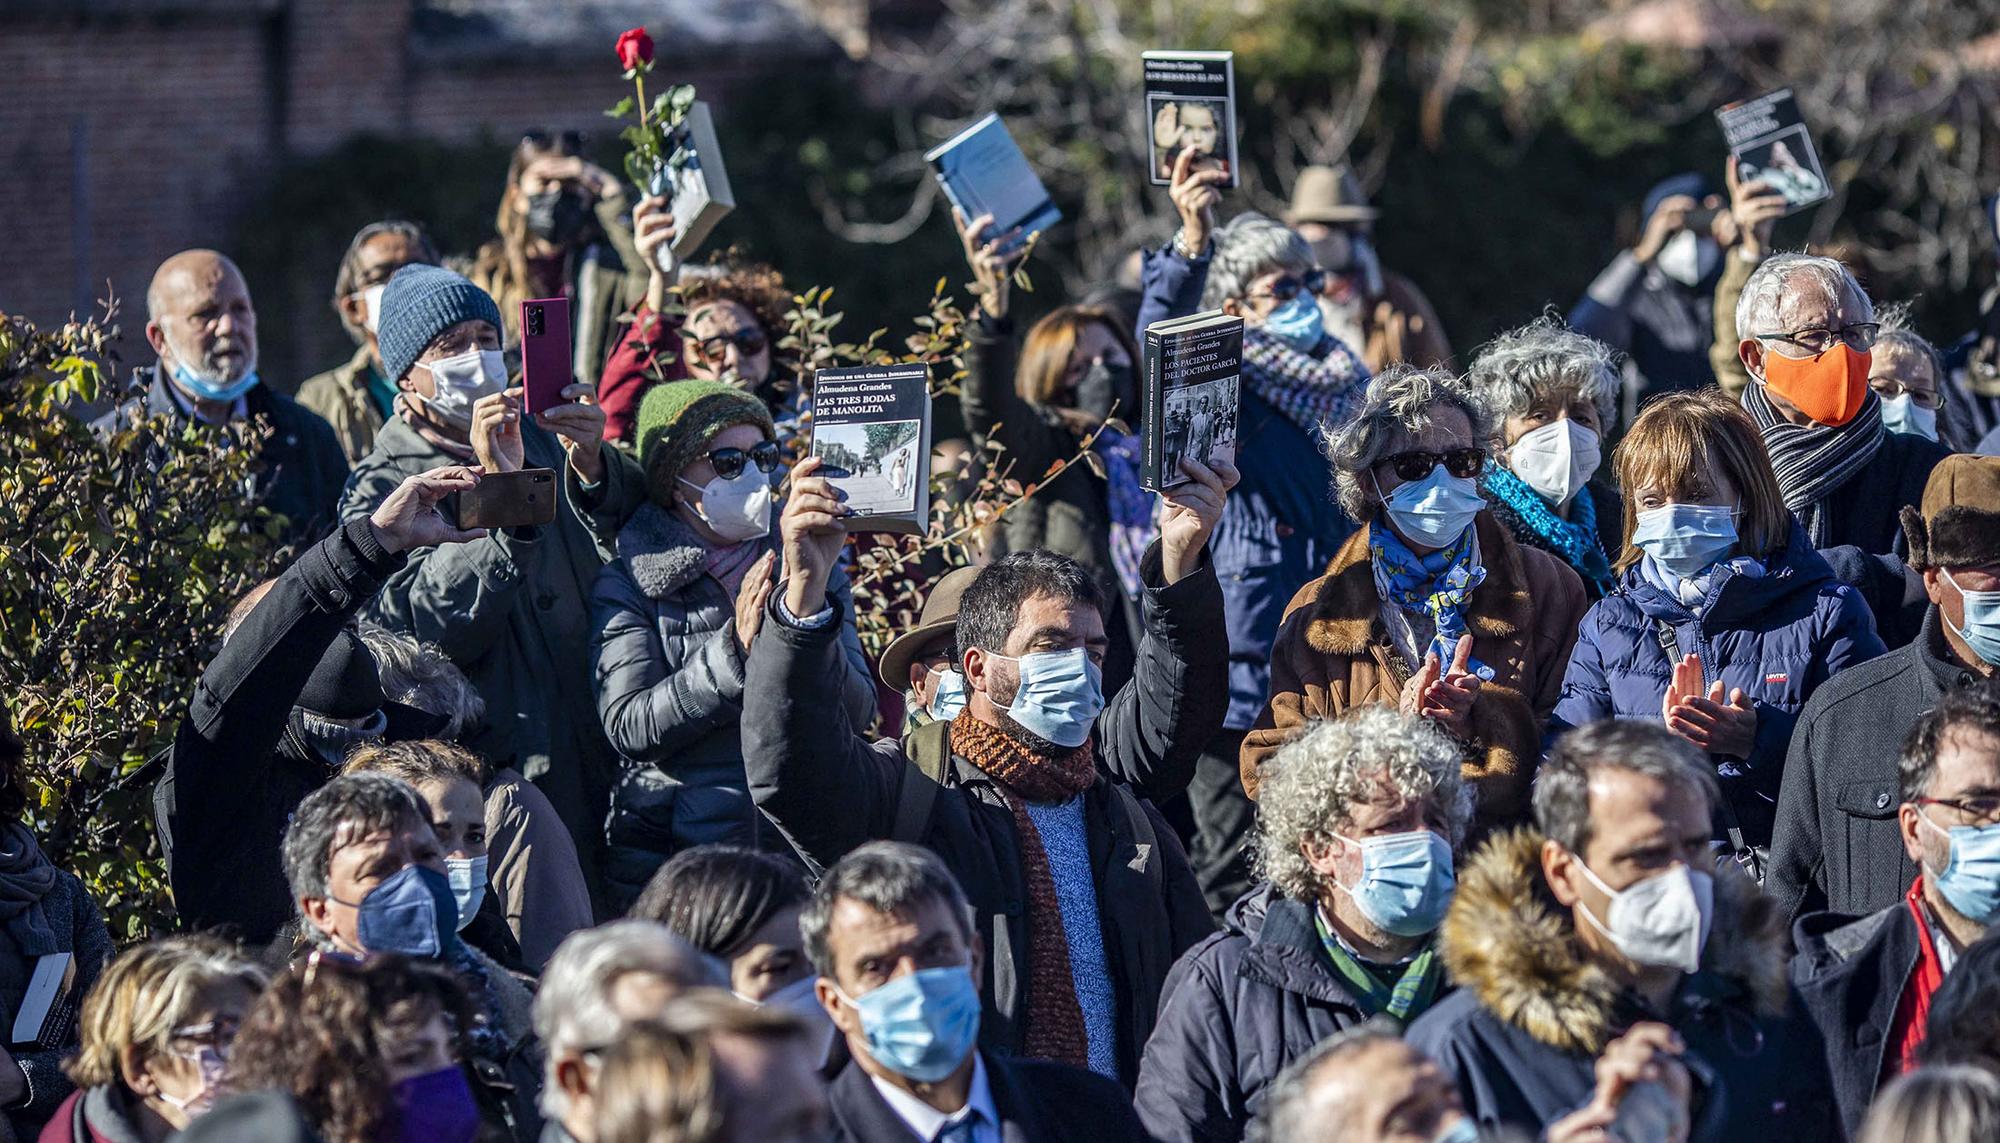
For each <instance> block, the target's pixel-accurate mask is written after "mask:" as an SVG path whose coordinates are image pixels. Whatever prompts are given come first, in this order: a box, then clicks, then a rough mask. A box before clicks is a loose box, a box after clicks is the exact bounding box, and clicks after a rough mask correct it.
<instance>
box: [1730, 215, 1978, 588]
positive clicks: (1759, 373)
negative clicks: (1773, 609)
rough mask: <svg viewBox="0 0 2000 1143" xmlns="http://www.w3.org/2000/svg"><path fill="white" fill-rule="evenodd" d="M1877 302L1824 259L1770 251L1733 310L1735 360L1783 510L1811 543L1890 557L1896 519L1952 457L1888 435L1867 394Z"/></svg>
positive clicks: (1922, 441) (1914, 439) (1907, 437)
mask: <svg viewBox="0 0 2000 1143" xmlns="http://www.w3.org/2000/svg"><path fill="white" fill-rule="evenodd" d="M1880 328H1881V327H1880V326H1878V325H1877V324H1876V322H1875V307H1874V305H1873V304H1872V303H1871V302H1869V300H1868V295H1867V294H1866V293H1865V292H1863V291H1862V289H1861V284H1860V283H1859V282H1856V281H1855V280H1854V275H1853V274H1851V273H1849V272H1848V270H1847V267H1846V266H1845V265H1843V264H1841V263H1840V262H1839V261H1838V260H1836V259H1833V258H1824V257H1820V256H1817V255H1812V254H1779V255H1777V256H1775V257H1773V258H1771V259H1769V260H1768V261H1766V262H1765V263H1764V264H1763V265H1762V266H1759V267H1758V268H1757V272H1756V273H1754V274H1752V275H1751V276H1750V280H1749V282H1747V283H1746V284H1745V285H1744V287H1743V294H1742V296H1741V297H1740V298H1738V299H1737V303H1736V336H1737V337H1738V338H1739V339H1740V340H1739V342H1738V344H1737V347H1736V354H1737V357H1738V358H1740V359H1741V360H1742V362H1743V367H1744V369H1746V370H1748V371H1749V374H1750V380H1751V382H1752V383H1751V385H1750V387H1749V388H1747V389H1745V390H1744V392H1743V405H1744V407H1745V408H1747V409H1748V410H1749V411H1750V415H1751V416H1752V417H1753V418H1755V419H1756V421H1757V426H1758V428H1759V429H1761V430H1762V431H1763V434H1764V446H1765V447H1766V448H1767V449H1769V450H1770V453H1771V467H1772V468H1773V469H1775V470H1776V471H1777V474H1778V487H1779V488H1780V490H1782V491H1783V493H1784V496H1785V506H1786V507H1787V508H1790V509H1791V510H1792V513H1793V514H1794V515H1796V516H1797V517H1798V518H1799V522H1800V523H1802V524H1804V525H1805V529H1806V534H1807V535H1808V536H1809V537H1811V539H1812V542H1813V546H1815V547H1818V548H1830V547H1835V546H1839V545H1850V544H1851V545H1853V546H1855V547H1857V548H1859V549H1860V550H1861V551H1862V552H1865V553H1868V554H1871V555H1884V554H1887V553H1889V551H1890V550H1891V548H1892V546H1893V545H1894V543H1895V538H1896V534H1897V529H1898V527H1899V524H1898V513H1900V512H1901V511H1902V510H1903V508H1904V507H1906V506H1911V507H1913V506H1915V505H1916V504H1918V503H1919V502H1920V501H1921V500H1922V499H1923V494H1924V482H1925V481H1926V480H1928V479H1929V478H1930V474H1931V469H1932V468H1933V467H1935V466H1936V465H1937V462H1938V461H1940V460H1942V459H1944V458H1945V457H1946V456H1947V455H1949V450H1948V449H1946V448H1945V447H1944V446H1942V445H1940V444H1938V443H1937V442H1935V441H1932V440H1928V439H1926V438H1924V437H1920V436H1915V435H1913V434H1906V433H1890V432H1888V431H1886V429H1885V428H1884V427H1883V424H1882V402H1881V400H1880V398H1878V397H1876V396H1875V394H1874V393H1873V392H1871V391H1870V390H1869V388H1868V367H1869V363H1870V354H1871V353H1872V351H1873V350H1874V348H1875V338H1876V335H1877V333H1878V332H1879V331H1880Z"/></svg>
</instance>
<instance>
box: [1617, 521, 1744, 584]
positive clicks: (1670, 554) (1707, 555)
mask: <svg viewBox="0 0 2000 1143" xmlns="http://www.w3.org/2000/svg"><path fill="white" fill-rule="evenodd" d="M1632 546H1633V547H1635V548H1638V549H1639V550H1640V551H1642V552H1644V553H1646V554H1647V555H1649V556H1651V557H1653V562H1654V563H1657V564H1659V565H1660V566H1661V567H1663V568H1665V569H1667V571H1668V572H1670V573H1672V574H1674V575H1676V576H1679V577H1680V578H1681V579H1693V578H1694V577H1696V576H1698V575H1700V574H1701V573H1702V572H1704V571H1707V570H1708V568H1709V567H1710V566H1711V565H1713V564H1714V563H1715V562H1716V561H1717V560H1720V559H1723V558H1725V557H1727V556H1728V555H1729V553H1730V552H1731V551H1734V550H1735V548H1736V510H1735V509H1734V508H1728V507H1721V506H1718V505H1713V504H1667V505H1664V506H1662V507H1659V508H1649V509H1647V510H1646V511H1644V512H1641V513H1639V517H1638V521H1637V523H1635V524H1634V526H1633V528H1632Z"/></svg>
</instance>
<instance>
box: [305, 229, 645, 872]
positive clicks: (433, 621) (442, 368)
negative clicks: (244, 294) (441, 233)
mask: <svg viewBox="0 0 2000 1143" xmlns="http://www.w3.org/2000/svg"><path fill="white" fill-rule="evenodd" d="M501 330H502V322H501V318H500V310H499V307H498V306H497V305H495V304H494V301H493V299H492V297H491V296H490V295H488V294H487V293H486V292H485V291H484V290H481V289H480V288H479V287H477V286H475V285H473V284H472V283H471V282H470V281H468V280H466V279H465V278H464V277H462V276H460V275H458V274H455V273H453V272H451V271H450V270H446V269H442V268H440V267H436V266H419V265H412V266H406V267H404V268H403V269H401V270H399V271H397V272H396V275H395V276H394V277H393V278H391V279H390V280H389V284H388V286H387V288H386V289H385V290H384V291H383V294H382V303H381V316H380V319H379V321H378V324H377V333H376V340H377V344H378V345H379V346H380V349H381V355H382V367H383V373H384V375H386V376H389V377H393V378H395V381H396V387H397V389H398V395H397V398H396V404H395V408H396V415H395V416H394V417H392V418H390V420H389V422H388V423H387V424H386V425H384V426H383V428H382V431H381V433H380V434H379V435H378V436H377V437H376V440H375V448H374V450H373V451H372V452H371V453H370V454H369V455H368V456H367V457H366V458H365V459H363V460H362V461H361V463H360V464H359V465H357V466H356V468H355V472H354V477H353V479H352V480H351V481H350V482H349V483H348V487H347V495H346V498H345V501H344V503H343V504H342V506H341V516H342V518H343V519H353V518H355V517H357V516H361V515H365V514H367V513H368V512H370V511H372V510H373V508H374V506H375V505H376V504H377V503H379V502H380V501H381V499H382V498H383V497H385V496H386V495H387V494H388V492H389V490H390V489H392V488H394V487H395V486H396V484H397V483H398V482H399V481H400V480H401V479H402V478H403V477H404V476H406V475H408V474H410V473H412V472H421V471H424V470H426V469H429V468H432V467H436V466H437V465H440V464H464V463H468V462H471V463H477V464H478V465H479V466H480V468H481V470H482V471H483V472H484V473H485V474H486V475H487V481H486V483H487V484H488V485H495V484H497V483H498V481H497V480H496V478H499V477H504V476H505V475H506V474H512V473H524V480H523V483H524V484H527V483H532V482H533V479H534V474H533V473H530V472H526V471H525V470H534V469H542V470H552V471H553V473H554V474H556V475H555V476H554V479H550V480H547V481H546V482H543V483H539V484H535V485H534V487H537V488H540V489H543V490H544V492H545V493H546V491H548V490H552V491H553V493H554V496H555V505H554V507H555V511H554V519H553V521H551V522H548V523H535V522H530V521H534V520H538V519H546V518H547V515H546V511H545V510H544V511H542V512H539V513H538V512H537V511H536V509H538V508H545V506H544V505H538V504H531V503H529V501H528V499H527V496H526V494H525V493H524V495H523V496H522V497H521V498H520V499H519V500H518V502H514V503H511V504H510V503H509V502H507V501H506V500H504V499H502V500H499V501H498V502H496V501H495V500H494V499H491V498H489V500H488V501H487V502H486V503H485V504H483V505H482V506H481V507H482V508H483V509H488V510H497V511H500V512H501V513H502V516H501V518H500V519H499V520H498V521H497V522H496V523H497V526H495V527H493V529H492V531H491V533H490V534H489V535H488V536H487V537H486V538H484V539H482V540H478V541H475V542H473V543H470V544H463V545H458V546H456V547H450V548H426V549H421V550H419V551H416V552H413V553H412V554H411V559H410V562H409V564H408V566H406V567H405V568H403V569H402V570H401V571H400V572H398V573H397V574H396V575H395V576H393V577H391V578H390V580H389V582H388V585H387V587H386V588H385V589H384V590H383V592H382V594H381V595H380V596H379V597H378V598H377V599H376V600H375V601H374V602H373V603H372V604H370V605H369V609H368V611H367V612H366V614H367V617H368V618H371V619H373V620H375V621H376V622H379V623H381V624H383V625H384V626H386V627H389V628H391V629H392V630H397V631H403V632H407V633H409V634H411V635H414V636H415V637H417V638H418V639H422V640H424V641H426V642H431V643H436V644H438V645H439V646H440V647H442V648H444V650H445V653H446V654H448V655H450V656H451V658H452V661H453V662H455V663H456V664H458V666H459V668H460V669H461V670H463V671H464V672H465V674H466V676H467V677H468V678H469V679H470V680H471V681H472V683H473V685H474V686H476V687H477V688H478V689H479V693H480V695H481V696H482V697H484V698H485V700H486V707H487V725H486V727H485V728H484V729H483V730H482V731H480V732H479V734H478V735H476V736H475V737H473V738H472V739H471V741H470V742H469V745H470V746H471V747H472V748H473V749H474V750H475V751H477V752H479V753H480V754H482V755H483V756H484V757H485V758H486V759H487V761H488V762H490V763H492V764H493V765H495V766H506V765H513V766H516V767H518V768H519V769H520V770H521V771H522V773H524V774H526V775H527V776H528V777H529V778H530V779H532V780H534V782H535V783H536V784H537V785H538V786H540V787H541V788H542V791H543V792H544V793H546V794H547V795H548V796H549V800H550V801H552V802H553V803H555V806H556V810H557V812H558V813H559V814H560V815H561V817H562V819H563V823H564V824H565V825H566V826H568V827H569V830H570V833H571V836H572V837H574V838H575V840H576V845H577V852H578V854H579V856H581V857H582V858H583V861H584V868H585V872H586V875H587V876H588V877H589V879H590V881H591V883H592V891H593V893H595V892H596V891H597V884H598V878H597V876H596V855H597V854H598V852H599V851H600V850H601V849H602V845H603V835H602V825H601V823H602V821H603V818H604V813H605V807H606V805H607V804H608V799H609V790H610V782H611V777H612V775H613V773H614V772H615V768H616V756H615V754H614V753H613V752H612V750H611V748H610V745H609V744H608V743H607V742H606V741H605V739H604V732H603V728H602V725H601V724H600V723H599V721H598V719H597V712H596V706H595V699H594V697H593V695H592V693H591V689H590V679H591V664H590V658H589V654H590V634H591V631H590V614H589V601H590V588H591V584H592V583H593V582H594V581H595V580H596V578H597V571H598V568H600V567H601V566H603V564H604V563H605V562H606V560H608V559H609V558H610V557H611V550H612V549H611V545H612V543H613V541H614V538H615V537H616V535H617V532H618V526H619V524H620V522H621V521H623V520H624V519H625V518H626V517H628V516H630V515H631V513H632V512H633V511H635V510H636V509H637V508H638V506H639V505H640V504H641V503H643V502H644V500H645V495H646V492H645V480H644V477H643V476H642V475H641V474H640V473H639V470H638V466H637V465H636V464H634V463H633V462H632V461H631V460H630V459H628V458H627V457H625V455H624V454H623V453H620V452H619V451H618V450H617V449H616V448H614V447H612V446H610V445H607V444H606V443H605V441H604V411H603V410H602V409H601V408H599V407H598V404H597V400H596V396H597V395H596V390H595V389H594V388H593V387H592V386H590V385H585V384H572V385H569V386H567V387H565V388H563V389H562V390H561V396H562V397H563V398H564V400H565V401H566V402H567V403H564V404H558V405H555V406H553V407H551V408H548V409H546V410H543V411H541V412H539V413H535V414H533V415H526V410H525V408H524V400H523V397H524V394H523V391H522V390H521V389H520V388H518V387H512V386H511V385H510V382H509V379H508V377H507V373H506V365H505V360H504V358H503V357H502V355H501V352H500V346H501ZM481 491H482V493H487V492H491V491H492V489H491V488H482V489H481ZM463 507H464V506H462V505H459V504H452V505H450V506H448V507H447V508H445V509H444V510H446V511H447V512H449V513H450V514H451V516H452V518H453V519H454V520H456V519H457V518H458V514H459V512H460V511H461V510H462V508H463ZM515 509H518V510H519V511H520V514H519V515H518V516H508V515H506V513H507V512H509V511H513V510H515ZM510 525H511V526H510Z"/></svg>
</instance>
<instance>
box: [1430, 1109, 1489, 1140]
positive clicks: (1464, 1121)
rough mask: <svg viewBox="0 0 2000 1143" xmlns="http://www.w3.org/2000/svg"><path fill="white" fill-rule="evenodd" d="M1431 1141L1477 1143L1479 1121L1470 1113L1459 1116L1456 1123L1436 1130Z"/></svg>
mask: <svg viewBox="0 0 2000 1143" xmlns="http://www.w3.org/2000/svg"><path fill="white" fill-rule="evenodd" d="M1431 1143H1479V1121H1478V1120H1477V1119H1474V1118H1472V1117H1471V1116H1470V1115H1465V1116H1461V1117H1459V1120H1458V1122H1457V1123H1454V1124H1452V1125H1451V1126H1450V1127H1447V1128H1445V1129H1444V1130H1443V1131H1440V1132H1438V1133H1437V1138H1435V1139H1433V1140H1431Z"/></svg>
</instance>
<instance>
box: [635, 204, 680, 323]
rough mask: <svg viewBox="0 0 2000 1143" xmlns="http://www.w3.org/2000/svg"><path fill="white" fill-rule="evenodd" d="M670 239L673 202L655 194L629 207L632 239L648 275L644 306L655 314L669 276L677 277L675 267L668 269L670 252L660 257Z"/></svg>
mask: <svg viewBox="0 0 2000 1143" xmlns="http://www.w3.org/2000/svg"><path fill="white" fill-rule="evenodd" d="M673 241H674V210H673V204H672V203H671V202H669V201H667V199H665V198H663V197H661V196H659V195H647V196H646V197H645V198H642V199H640V200H639V205H637V206H635V207H633V208H632V242H633V244H634V245H636V246H638V247H639V254H640V256H641V257H642V258H644V259H645V261H646V268H647V270H648V272H649V274H650V276H649V277H648V278H647V280H646V308H647V309H649V310H652V311H653V312H654V313H655V314H657V313H659V312H660V311H661V310H664V309H666V307H667V288H668V287H669V286H672V285H673V281H672V280H671V279H673V278H678V277H679V276H680V275H679V272H678V271H679V267H677V266H676V267H674V268H673V272H671V273H670V272H669V271H668V269H667V267H668V266H672V260H671V255H670V256H669V257H668V258H665V259H663V258H661V254H662V253H665V252H666V251H667V250H668V249H669V248H670V247H671V246H672V245H673Z"/></svg>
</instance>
